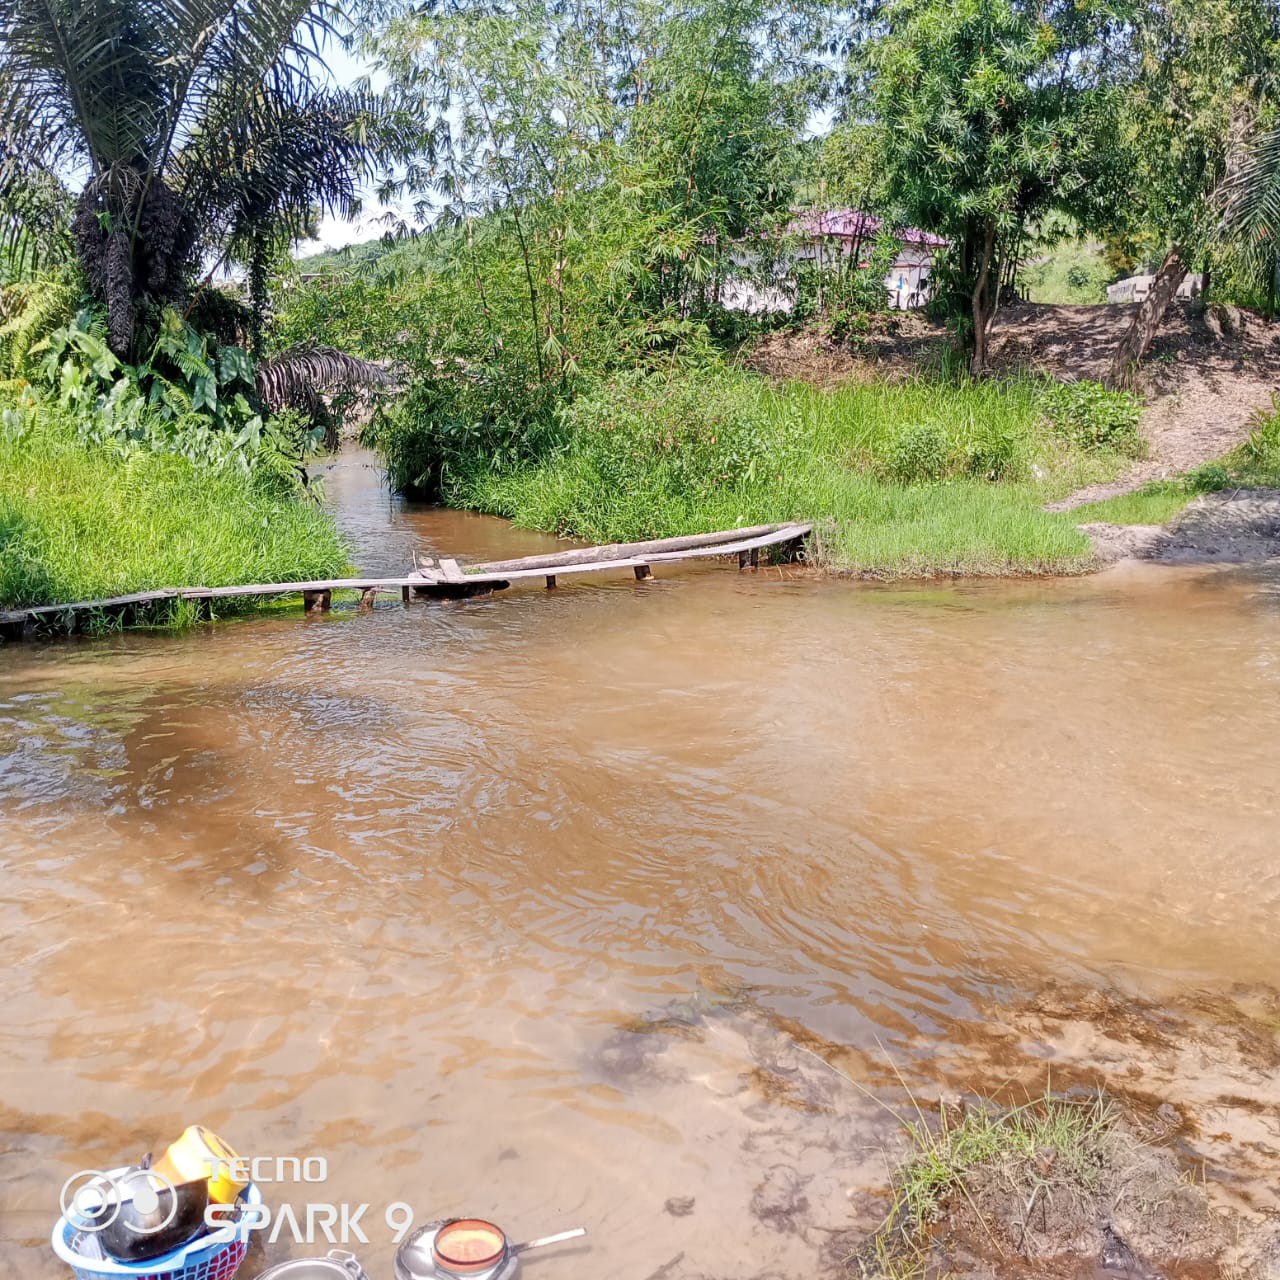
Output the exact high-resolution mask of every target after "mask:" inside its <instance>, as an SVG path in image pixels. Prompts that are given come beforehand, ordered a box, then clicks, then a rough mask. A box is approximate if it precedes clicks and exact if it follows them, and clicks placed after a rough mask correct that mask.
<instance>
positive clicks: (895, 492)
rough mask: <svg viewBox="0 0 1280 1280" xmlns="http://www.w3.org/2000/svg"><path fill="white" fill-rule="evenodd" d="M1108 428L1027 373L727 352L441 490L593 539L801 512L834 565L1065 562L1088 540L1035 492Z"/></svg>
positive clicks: (901, 571) (932, 568)
mask: <svg viewBox="0 0 1280 1280" xmlns="http://www.w3.org/2000/svg"><path fill="white" fill-rule="evenodd" d="M1107 409H1108V412H1111V411H1112V410H1113V409H1114V406H1113V405H1111V404H1110V402H1108V404H1107ZM1090 412H1092V410H1090ZM1133 416H1134V419H1135V421H1136V413H1135V414H1134V415H1133ZM1077 417H1078V415H1077ZM1056 421H1057V422H1060V424H1061V425H1055V422H1056ZM1107 431H1108V432H1111V431H1112V428H1111V427H1108V428H1107ZM1115 431H1116V432H1117V433H1118V435H1116V436H1115V437H1114V438H1113V437H1112V436H1108V438H1106V439H1103V440H1090V441H1089V442H1088V443H1087V445H1082V444H1081V442H1080V438H1079V434H1080V433H1079V429H1078V423H1077V422H1076V420H1075V418H1072V417H1071V415H1069V414H1068V415H1059V416H1058V418H1057V419H1055V414H1054V412H1053V411H1052V406H1051V405H1049V404H1048V403H1047V402H1046V398H1045V395H1044V392H1043V389H1042V388H1041V386H1040V385H1038V384H1035V383H1032V382H1028V381H1018V382H1012V383H1003V384H1001V383H995V382H988V383H979V384H970V385H956V384H952V383H943V382H932V381H919V382H914V383H906V384H888V383H879V384H869V385H862V386H851V387H846V388H841V389H838V390H834V391H822V390H818V389H815V388H812V387H809V386H803V385H790V386H782V387H779V386H777V385H775V384H772V383H769V382H767V381H765V380H764V379H761V378H758V377H755V376H753V375H749V374H746V373H742V372H737V371H729V370H720V371H714V372H701V373H695V374H688V373H685V374H681V375H679V376H675V377H670V378H665V377H655V376H649V377H647V378H633V379H629V380H624V381H622V382H619V383H616V384H614V385H613V386H612V387H611V388H608V389H606V390H602V391H601V392H599V393H597V394H596V395H593V396H589V397H586V398H584V399H581V400H579V401H578V402H576V403H575V404H574V405H573V406H571V407H570V408H569V409H568V410H567V411H565V412H564V413H563V415H562V419H561V435H560V440H559V443H558V445H557V447H556V448H554V450H552V451H551V452H550V453H549V455H548V456H546V457H545V458H544V459H543V460H542V461H541V462H538V463H534V464H524V465H520V466H516V467H493V466H486V465H483V463H481V462H478V463H477V465H475V466H474V467H472V468H470V469H469V470H467V471H465V472H464V473H463V474H462V475H460V476H458V477H455V479H454V481H453V483H452V487H451V488H450V489H449V490H448V491H447V492H446V497H447V498H448V499H449V500H450V501H453V502H455V503H457V504H459V505H467V506H473V507H476V508H478V509H480V510H483V511H488V512H492V513H496V514H500V515H505V516H508V517H510V518H511V519H513V520H515V521H516V522H517V523H518V524H523V525H528V526H530V527H533V528H539V529H545V530H549V531H552V532H557V533H563V534H572V535H575V536H578V537H582V538H586V539H590V540H593V541H605V540H612V539H632V538H645V537H659V536H664V535H668V534H680V533H693V532H701V531H706V530H709V529H714V528H732V527H734V526H735V525H743V524H756V523H762V522H766V521H772V520H789V519H804V520H812V521H814V522H815V523H816V524H817V525H818V526H819V531H818V536H817V539H816V545H817V550H818V552H819V554H820V556H821V558H822V559H823V561H824V562H825V563H826V564H828V565H829V566H832V567H836V568H841V569H848V570H855V571H863V572H870V573H878V574H886V575H928V574H948V573H985V574H1000V573H1026V572H1053V571H1056V572H1063V571H1075V570H1080V569H1082V568H1084V567H1086V566H1087V565H1088V563H1089V560H1090V550H1089V544H1088V540H1087V539H1086V538H1085V537H1084V536H1083V535H1082V534H1080V533H1079V531H1078V530H1077V529H1076V528H1075V526H1074V522H1073V521H1072V520H1071V519H1070V518H1064V517H1063V516H1058V515H1051V514H1049V513H1046V512H1045V511H1043V510H1042V506H1043V504H1044V503H1045V502H1046V501H1049V500H1051V499H1052V498H1054V497H1058V496H1061V494H1064V493H1066V492H1068V491H1070V489H1072V488H1074V487H1075V486H1077V485H1079V484H1083V483H1088V482H1090V481H1093V480H1098V479H1104V478H1107V477H1109V476H1110V475H1113V474H1114V473H1115V472H1116V470H1118V468H1119V467H1120V465H1122V462H1123V457H1122V454H1123V452H1124V451H1125V450H1126V449H1129V441H1128V437H1125V438H1124V439H1123V440H1122V439H1120V437H1123V436H1124V432H1125V427H1124V424H1123V423H1121V425H1120V426H1119V427H1117V428H1115ZM1119 445H1123V446H1124V448H1121V447H1118V446H1119ZM1130 451H1131V450H1130Z"/></svg>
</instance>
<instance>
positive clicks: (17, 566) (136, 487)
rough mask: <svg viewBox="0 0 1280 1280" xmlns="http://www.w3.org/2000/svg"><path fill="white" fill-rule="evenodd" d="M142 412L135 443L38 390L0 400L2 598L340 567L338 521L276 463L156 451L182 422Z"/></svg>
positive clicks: (328, 571) (56, 598)
mask: <svg viewBox="0 0 1280 1280" xmlns="http://www.w3.org/2000/svg"><path fill="white" fill-rule="evenodd" d="M154 418H155V415H154V414H153V413H152V412H151V411H144V413H143V414H142V427H141V431H142V439H139V440H138V441H137V442H136V443H135V444H134V446H133V447H131V448H125V447H123V446H122V442H121V441H120V440H119V439H113V440H112V441H111V442H110V444H109V445H103V444H99V443H95V442H93V441H92V440H91V439H89V438H87V437H86V433H85V430H84V421H83V418H82V416H81V415H80V413H79V412H78V411H77V410H68V409H64V408H61V407H59V406H57V405H55V404H53V403H51V402H49V401H48V400H44V399H39V398H36V397H34V396H31V395H30V393H28V394H27V396H26V398H25V400H24V402H23V403H22V404H20V405H19V404H12V403H11V404H8V405H7V406H6V407H4V408H2V409H0V607H2V606H16V605H39V604H53V603H58V602H62V601H69V600H86V599H95V598H100V597H106V596H112V595H119V594H125V593H128V592H133V591H141V590H147V589H150V588H156V587H171V586H194V585H202V586H220V585H224V584H228V583H235V582H254V581H257V582H262V581H266V582H276V581H288V580H305V579H308V578H316V577H328V576H331V575H334V574H337V573H341V572H342V571H343V570H344V568H345V567H346V563H347V556H346V553H345V550H344V548H343V546H342V544H341V542H340V540H339V538H338V535H337V531H336V529H335V527H334V524H333V521H332V520H331V519H330V518H329V516H328V515H327V514H326V513H325V512H324V511H323V510H322V509H321V508H320V507H319V506H318V505H317V504H316V503H315V502H313V501H310V500H308V499H306V498H303V497H300V496H299V494H298V492H297V490H296V488H293V487H289V488H285V489H282V488H281V487H280V485H279V484H278V483H277V482H276V477H274V476H273V475H272V474H271V473H270V472H269V471H268V470H266V469H262V468H255V469H254V470H253V471H252V472H251V473H249V474H246V473H245V471H243V470H242V469H241V468H239V467H236V466H223V467H210V466H209V465H207V463H206V462H205V461H203V460H200V461H193V459H192V458H191V457H189V456H184V453H185V452H186V451H184V450H172V449H155V448H151V447H147V446H148V443H149V442H153V441H155V440H162V439H166V440H167V439H169V434H168V433H169V431H170V427H171V424H170V423H168V422H163V421H153V419H154Z"/></svg>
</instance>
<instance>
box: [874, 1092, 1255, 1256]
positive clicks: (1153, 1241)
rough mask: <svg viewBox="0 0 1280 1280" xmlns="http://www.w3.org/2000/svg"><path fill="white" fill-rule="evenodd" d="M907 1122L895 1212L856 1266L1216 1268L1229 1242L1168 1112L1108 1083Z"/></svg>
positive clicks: (970, 1104) (971, 1105)
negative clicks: (1160, 1116) (1134, 1104)
mask: <svg viewBox="0 0 1280 1280" xmlns="http://www.w3.org/2000/svg"><path fill="white" fill-rule="evenodd" d="M903 1125H904V1129H905V1131H906V1138H907V1144H908V1147H907V1152H906V1155H905V1157H904V1158H903V1160H902V1161H901V1163H900V1164H899V1165H898V1167H897V1169H896V1172H895V1174H894V1178H893V1188H892V1200H891V1204H890V1209H889V1212H888V1214H887V1217H886V1220H885V1223H884V1225H883V1227H882V1228H881V1230H880V1231H879V1232H878V1233H877V1234H876V1236H875V1237H874V1238H873V1239H872V1240H871V1241H870V1242H869V1243H868V1244H867V1246H866V1247H865V1248H864V1249H863V1250H861V1251H860V1252H859V1253H858V1254H856V1255H855V1256H854V1258H853V1259H851V1265H850V1268H849V1271H850V1274H851V1275H858V1276H862V1277H868V1276H882V1277H891V1278H892V1280H908V1278H909V1277H917V1276H924V1275H933V1274H936V1273H939V1272H944V1273H945V1272H959V1273H963V1274H985V1273H987V1272H989V1271H992V1270H1000V1271H1002V1272H1006V1273H1009V1274H1024V1273H1025V1274H1028V1275H1030V1274H1041V1273H1043V1272H1044V1271H1053V1272H1054V1273H1058V1272H1062V1273H1063V1274H1073V1273H1074V1272H1075V1271H1077V1270H1082V1269H1087V1268H1093V1267H1097V1266H1099V1265H1101V1266H1103V1267H1104V1268H1105V1269H1107V1270H1116V1271H1129V1272H1136V1271H1139V1270H1143V1269H1150V1270H1161V1269H1163V1267H1165V1266H1168V1265H1170V1264H1176V1265H1180V1266H1183V1267H1186V1266H1201V1267H1204V1268H1205V1269H1206V1270H1209V1271H1212V1272H1214V1273H1217V1271H1218V1269H1219V1268H1220V1266H1221V1265H1222V1260H1223V1259H1224V1258H1225V1257H1226V1256H1227V1255H1228V1250H1229V1247H1230V1245H1231V1243H1232V1242H1231V1238H1230V1231H1229V1227H1228V1223H1227V1222H1226V1221H1224V1220H1223V1219H1221V1218H1220V1217H1219V1216H1218V1215H1216V1214H1215V1213H1214V1212H1213V1210H1212V1209H1211V1207H1210V1204H1209V1200H1208V1197H1207V1196H1206V1194H1205V1191H1204V1188H1203V1187H1202V1186H1201V1185H1198V1184H1197V1183H1196V1182H1195V1181H1193V1180H1192V1179H1191V1178H1189V1177H1188V1176H1187V1174H1186V1173H1185V1172H1184V1171H1183V1169H1182V1168H1181V1167H1180V1165H1179V1162H1178V1159H1177V1157H1176V1156H1175V1155H1174V1153H1173V1152H1172V1151H1171V1150H1170V1149H1169V1148H1168V1147H1167V1146H1163V1145H1158V1144H1157V1143H1156V1142H1153V1141H1152V1137H1153V1136H1156V1135H1158V1136H1163V1135H1164V1133H1165V1132H1166V1130H1167V1125H1166V1124H1163V1123H1159V1124H1155V1125H1153V1124H1151V1123H1150V1122H1149V1121H1148V1122H1144V1120H1143V1119H1142V1118H1141V1117H1140V1116H1139V1115H1138V1114H1136V1113H1135V1112H1132V1111H1129V1110H1126V1109H1125V1108H1124V1107H1122V1106H1121V1105H1120V1104H1119V1103H1117V1102H1115V1101H1113V1100H1111V1099H1109V1098H1107V1097H1106V1096H1105V1095H1103V1094H1101V1093H1094V1094H1062V1093H1055V1092H1053V1091H1051V1090H1048V1089H1046V1091H1045V1092H1044V1093H1043V1094H1041V1095H1039V1096H1035V1097H1030V1098H1027V1099H1026V1100H1025V1101H1023V1102H1020V1103H1017V1104H1015V1105H1012V1106H1008V1105H1005V1106H1001V1105H997V1104H996V1103H994V1102H992V1101H990V1100H984V1099H975V1100H973V1101H967V1102H963V1103H957V1104H943V1105H942V1106H940V1107H939V1108H938V1111H937V1114H936V1115H931V1114H927V1113H925V1112H924V1111H923V1110H919V1109H917V1111H916V1114H915V1116H914V1117H913V1118H910V1119H906V1120H904V1121H903ZM1236 1227H1237V1230H1239V1224H1236ZM1241 1270H1242V1272H1243V1270H1244V1269H1243V1268H1241Z"/></svg>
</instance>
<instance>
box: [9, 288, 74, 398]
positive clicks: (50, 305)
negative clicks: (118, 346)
mask: <svg viewBox="0 0 1280 1280" xmlns="http://www.w3.org/2000/svg"><path fill="white" fill-rule="evenodd" d="M74 312H75V291H74V290H73V289H72V288H71V286H70V285H69V284H67V283H65V282H64V281H62V280H58V279H56V278H50V277H38V278H36V279H33V280H24V281H20V282H18V283H15V284H11V285H9V286H7V287H6V288H3V289H0V375H3V376H5V377H12V378H17V377H20V376H21V375H22V374H23V373H24V372H26V371H27V357H28V355H29V353H30V351H31V348H32V347H33V346H35V345H36V343H38V342H40V341H41V340H42V339H43V338H44V337H45V336H46V335H47V334H49V333H50V332H51V331H53V330H54V329H56V328H57V327H58V326H59V325H64V324H67V323H69V322H70V321H71V318H72V316H73V315H74Z"/></svg>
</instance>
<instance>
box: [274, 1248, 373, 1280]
mask: <svg viewBox="0 0 1280 1280" xmlns="http://www.w3.org/2000/svg"><path fill="white" fill-rule="evenodd" d="M257 1280H369V1277H368V1276H367V1275H365V1273H364V1268H363V1267H362V1266H361V1265H360V1263H359V1261H358V1260H357V1258H356V1255H355V1254H354V1253H346V1252H344V1251H343V1250H342V1249H330V1250H329V1252H328V1253H327V1254H326V1255H325V1256H324V1257H323V1258H291V1259H290V1260H289V1261H288V1262H280V1263H277V1264H276V1265H275V1266H274V1267H268V1268H267V1269H266V1270H265V1271H264V1272H262V1273H261V1274H260V1275H259V1276H258V1277H257Z"/></svg>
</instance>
